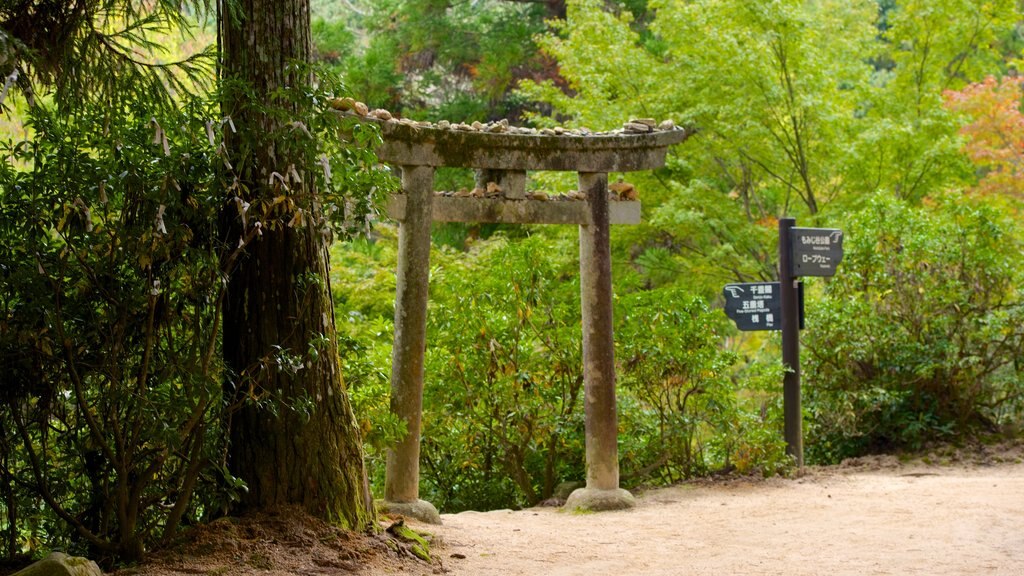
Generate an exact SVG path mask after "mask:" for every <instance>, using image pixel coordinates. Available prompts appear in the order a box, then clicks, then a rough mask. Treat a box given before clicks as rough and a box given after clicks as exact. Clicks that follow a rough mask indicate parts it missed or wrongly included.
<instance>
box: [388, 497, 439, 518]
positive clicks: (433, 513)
mask: <svg viewBox="0 0 1024 576" xmlns="http://www.w3.org/2000/svg"><path fill="white" fill-rule="evenodd" d="M377 507H378V508H379V509H380V510H381V512H384V513H385V514H399V515H402V516H405V517H406V518H413V519H415V520H419V521H420V522H424V523H426V524H440V523H441V514H439V513H438V511H437V508H435V507H434V505H433V504H431V503H430V502H427V501H426V500H415V501H413V502H388V501H386V500H380V501H378V502H377Z"/></svg>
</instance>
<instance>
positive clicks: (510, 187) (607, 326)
mask: <svg viewBox="0 0 1024 576" xmlns="http://www.w3.org/2000/svg"><path fill="white" fill-rule="evenodd" d="M358 112H363V114H364V115H367V116H369V117H370V118H376V119H378V120H381V133H382V136H383V140H384V142H383V145H381V146H380V147H379V148H378V150H377V155H378V157H379V158H380V159H381V160H382V161H384V162H387V163H390V164H394V165H397V166H399V167H400V168H401V176H402V190H401V193H399V194H395V195H393V196H392V198H391V199H390V202H389V206H388V212H389V214H390V216H391V217H392V218H394V219H395V220H397V221H398V222H399V223H400V224H399V234H398V244H399V248H398V270H397V295H396V299H395V344H394V351H393V353H392V361H393V364H392V371H391V410H392V412H393V413H395V414H396V415H397V416H398V417H399V418H401V419H402V420H403V421H405V423H406V424H407V426H408V434H407V435H406V436H405V438H404V439H403V440H402V441H400V442H398V443H397V444H396V445H395V446H394V447H393V448H392V449H390V450H389V451H388V456H387V471H386V480H385V488H384V503H383V504H384V508H385V509H387V510H388V511H390V512H393V513H400V514H404V515H407V516H410V517H413V518H417V519H419V520H422V521H425V522H430V523H440V521H441V519H440V515H439V514H438V512H437V509H436V508H435V507H434V506H433V505H432V504H430V503H429V502H426V501H423V500H420V499H419V456H420V429H421V412H422V404H423V372H424V370H423V364H424V354H425V351H426V320H427V288H428V280H429V257H430V227H431V223H432V222H434V221H439V222H500V223H521V224H525V223H535V224H576V225H578V226H579V230H580V286H581V288H580V292H581V308H582V320H583V363H584V368H583V374H584V398H585V400H584V414H585V427H586V429H585V436H586V469H587V476H586V487H585V488H581V489H578V490H576V491H575V492H573V493H572V495H571V496H570V497H569V500H568V501H567V502H566V506H567V507H568V508H569V509H588V510H613V509H620V508H628V507H631V506H633V505H634V500H633V496H632V495H631V494H630V493H629V492H628V491H626V490H624V489H622V488H620V487H619V462H618V444H617V442H618V438H617V432H618V430H617V426H618V424H617V415H616V406H615V404H616V399H615V360H614V342H613V338H612V276H611V249H610V244H609V226H610V225H611V224H637V223H639V222H640V203H639V202H638V201H615V200H613V201H609V186H608V173H609V172H629V171H636V170H649V169H653V168H659V167H661V166H663V165H664V163H665V154H666V151H667V149H668V147H669V146H670V145H672V144H676V143H679V142H682V141H683V140H685V139H686V138H687V137H688V136H689V134H690V132H689V131H688V130H682V129H679V128H676V127H675V126H673V125H672V124H671V123H670V122H669V123H663V124H661V125H660V126H658V127H655V125H654V123H653V122H650V121H645V120H640V121H634V122H631V123H629V124H627V125H626V126H625V129H624V130H620V131H614V132H610V133H596V134H595V133H590V132H587V131H579V130H565V129H561V128H559V129H555V130H542V131H537V130H532V129H525V128H512V127H509V126H508V124H507V123H506V122H501V123H493V124H487V125H482V124H479V123H474V125H473V126H469V125H465V124H456V125H451V124H449V123H447V122H441V123H438V124H436V125H435V124H430V123H426V122H412V121H409V120H402V121H396V120H393V119H391V118H390V114H387V113H386V112H384V111H374V112H369V113H367V112H366V111H365V110H362V111H358V110H357V113H358ZM442 166H453V167H463V168H473V169H476V171H477V187H476V188H475V189H474V190H473V191H472V192H466V191H463V192H462V193H461V194H456V195H440V194H435V192H434V190H433V182H434V171H435V169H436V168H438V167H442ZM528 170H545V171H571V172H577V173H578V180H579V191H578V192H575V193H572V194H570V195H569V196H566V195H562V196H561V198H562V199H561V200H557V199H554V197H552V199H550V200H549V199H547V197H543V196H538V195H531V196H530V197H527V195H526V190H525V184H526V171H528Z"/></svg>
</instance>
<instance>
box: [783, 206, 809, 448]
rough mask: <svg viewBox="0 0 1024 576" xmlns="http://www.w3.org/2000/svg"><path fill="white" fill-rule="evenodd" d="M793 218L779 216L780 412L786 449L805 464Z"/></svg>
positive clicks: (794, 221)
mask: <svg viewBox="0 0 1024 576" xmlns="http://www.w3.org/2000/svg"><path fill="white" fill-rule="evenodd" d="M795 224H796V219H795V218H781V219H779V284H781V285H782V367H783V368H784V369H785V370H786V372H785V373H784V374H783V376H782V413H783V420H784V422H785V424H784V428H785V438H786V452H787V453H788V454H789V455H790V456H792V457H793V458H794V459H795V460H796V465H797V467H800V468H802V467H803V465H804V439H803V430H802V425H803V422H802V420H803V418H802V416H801V410H802V409H801V406H800V404H801V402H800V324H799V323H800V319H799V316H798V312H797V292H796V282H797V280H796V276H794V275H793V271H794V266H793V260H794V259H793V256H794V253H795V251H794V250H791V249H790V247H791V246H792V239H793V234H792V232H793V226H794V225H795Z"/></svg>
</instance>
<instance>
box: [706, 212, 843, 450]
mask: <svg viewBox="0 0 1024 576" xmlns="http://www.w3.org/2000/svg"><path fill="white" fill-rule="evenodd" d="M842 259H843V232H842V231H841V230H836V229H833V228H797V227H796V219H794V218H780V219H779V281H778V282H752V283H745V284H727V285H726V286H725V288H723V289H722V295H723V296H725V313H726V315H727V316H729V318H731V319H732V320H733V321H734V322H736V327H737V328H739V329H740V330H745V331H749V330H781V331H782V364H783V366H784V367H785V369H786V373H785V375H784V376H783V379H782V403H783V414H784V418H785V438H786V452H787V453H789V454H790V455H791V456H793V458H794V460H795V461H796V465H797V466H799V467H803V465H804V441H803V430H802V427H803V422H802V420H803V419H802V415H801V406H800V403H801V402H800V330H801V329H802V328H803V317H804V302H803V300H804V299H803V284H802V283H801V282H800V281H799V280H798V278H800V277H802V276H834V275H835V273H836V267H837V266H838V265H839V262H840V261H841V260H842Z"/></svg>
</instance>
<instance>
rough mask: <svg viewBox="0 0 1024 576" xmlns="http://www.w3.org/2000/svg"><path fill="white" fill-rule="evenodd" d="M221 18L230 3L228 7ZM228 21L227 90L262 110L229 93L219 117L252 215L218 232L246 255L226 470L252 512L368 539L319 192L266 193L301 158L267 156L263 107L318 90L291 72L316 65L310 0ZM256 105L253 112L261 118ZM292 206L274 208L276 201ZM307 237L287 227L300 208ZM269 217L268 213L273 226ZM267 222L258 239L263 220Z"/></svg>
mask: <svg viewBox="0 0 1024 576" xmlns="http://www.w3.org/2000/svg"><path fill="white" fill-rule="evenodd" d="M224 4H225V5H228V4H231V3H224ZM236 5H237V11H236V12H231V11H230V9H228V8H226V7H225V10H226V12H225V13H224V14H222V15H221V42H222V51H223V64H222V66H223V68H222V70H223V72H222V74H223V76H224V77H225V79H227V80H238V81H240V82H241V85H244V86H247V87H249V88H250V89H251V90H253V93H254V96H255V99H256V102H255V103H254V102H252V101H250V100H249V99H248V98H247V97H244V96H241V95H240V94H237V93H236V92H234V91H232V92H231V94H233V95H232V96H229V97H228V98H226V100H225V102H224V105H223V108H224V113H225V115H227V116H229V117H230V118H231V119H232V122H233V124H234V126H235V127H236V128H237V130H238V131H237V134H234V135H232V134H230V133H229V134H228V148H229V153H230V156H231V158H232V163H233V165H234V169H235V171H236V173H237V174H238V176H239V181H240V183H241V184H242V186H241V187H239V189H238V191H237V193H238V194H240V195H241V197H242V200H245V201H246V202H249V203H250V204H251V208H250V210H249V213H248V217H247V219H246V220H243V219H242V218H241V217H240V210H239V208H238V204H237V202H234V201H232V200H228V202H227V203H226V204H225V208H224V211H223V214H222V218H221V226H222V236H223V237H224V238H225V240H226V242H228V246H229V247H232V248H233V247H235V246H238V245H239V242H240V239H242V238H246V239H247V241H249V242H250V243H249V245H248V246H247V247H246V249H245V252H244V254H243V255H242V257H241V258H240V259H239V260H238V262H237V264H236V267H235V269H234V271H233V272H232V274H231V277H230V279H229V284H228V295H227V300H226V303H225V308H224V355H225V359H226V361H227V364H228V367H229V368H230V369H231V371H232V375H231V379H230V381H229V382H228V383H227V384H226V385H225V392H226V394H229V396H228V397H229V398H233V399H234V400H235V401H236V402H238V403H239V408H238V409H237V411H236V412H234V414H233V416H232V419H231V426H230V439H231V447H230V450H229V454H228V463H229V468H230V470H231V471H232V473H233V474H234V475H236V476H237V477H239V478H241V479H242V480H244V481H245V482H246V484H247V485H248V492H247V493H246V494H245V495H244V496H243V500H242V502H241V507H242V508H243V509H252V508H269V507H274V506H279V505H288V504H298V505H301V506H303V507H304V508H305V509H306V510H308V511H309V512H311V513H313V514H315V515H317V516H319V517H322V518H326V519H329V520H335V521H340V522H341V523H342V524H344V525H346V526H347V527H349V528H354V529H362V528H364V527H366V526H367V525H368V524H369V523H371V522H372V520H373V507H372V500H371V498H370V494H369V489H368V487H367V484H366V473H365V469H364V467H363V456H362V449H361V444H360V438H359V430H358V427H357V426H356V421H355V417H354V415H353V413H352V408H351V406H350V404H349V400H348V396H347V394H346V392H345V389H344V385H343V382H342V376H341V369H340V364H339V359H338V351H337V345H336V339H335V325H334V313H333V306H332V303H331V294H330V286H329V274H328V258H327V241H326V240H325V236H324V234H323V233H322V231H321V229H320V226H319V225H311V224H310V223H315V222H317V221H318V220H319V218H318V216H319V215H318V214H317V212H318V203H317V202H316V190H314V189H311V188H310V184H309V181H310V180H311V178H305V179H304V182H302V183H298V182H295V181H292V182H290V184H289V189H287V190H286V189H284V188H283V187H282V186H281V184H280V181H279V180H274V181H273V182H274V183H273V184H268V180H269V177H270V175H271V174H273V173H274V172H277V173H279V174H282V175H287V174H289V173H290V170H289V166H290V165H291V164H293V163H294V164H296V165H297V166H298V170H299V171H301V170H302V168H301V163H300V162H299V159H298V158H289V157H286V156H287V152H285V151H283V149H282V147H281V146H277V147H275V146H274V145H273V144H263V143H261V142H266V139H265V136H266V135H268V134H274V133H275V132H280V131H281V130H282V129H284V130H291V129H292V127H287V126H286V127H284V128H282V126H281V125H280V124H287V121H286V120H285V121H282V120H278V121H275V120H273V119H271V118H269V117H268V116H267V115H266V114H264V113H262V112H261V111H260V110H259V109H257V108H258V107H259V106H267V105H269V106H279V107H285V108H287V107H288V104H286V103H284V102H281V101H276V100H275V96H274V91H275V90H277V89H279V88H282V87H286V86H291V87H295V86H306V85H309V82H310V81H311V79H310V78H309V77H308V75H307V73H305V72H302V71H297V70H296V69H295V67H294V66H290V65H289V64H290V63H291V62H293V61H299V62H308V61H309V59H310V53H311V42H310V29H309V0H239V1H238V2H237V4H236ZM254 104H255V105H257V106H255V107H254ZM281 196H288V197H289V198H290V199H291V200H290V201H289V202H283V203H277V204H276V205H272V204H271V203H272V201H273V199H274V198H275V197H281ZM292 202H294V203H295V204H296V205H300V206H302V207H303V208H304V209H305V210H307V212H306V214H307V216H309V217H307V218H306V219H305V221H304V222H305V223H299V224H298V225H295V226H292V225H289V224H295V223H294V222H289V221H290V220H291V218H292V216H293V215H294V207H292V206H293V204H292ZM264 210H266V212H264ZM255 219H260V220H261V225H262V228H261V231H262V234H261V235H258V236H255V235H252V232H253V220H255Z"/></svg>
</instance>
